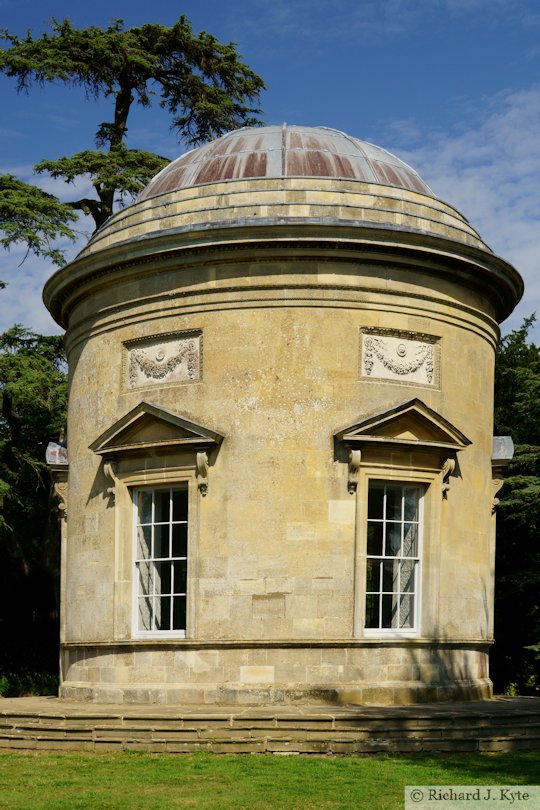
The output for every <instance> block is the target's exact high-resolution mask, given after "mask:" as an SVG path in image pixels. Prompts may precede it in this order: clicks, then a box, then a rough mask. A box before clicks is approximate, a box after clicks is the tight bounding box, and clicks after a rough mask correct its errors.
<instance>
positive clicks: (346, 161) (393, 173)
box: [138, 124, 434, 200]
mask: <svg viewBox="0 0 540 810" xmlns="http://www.w3.org/2000/svg"><path fill="white" fill-rule="evenodd" d="M279 177H328V178H336V179H344V180H361V181H363V182H365V183H380V184H383V185H386V186H393V187H395V188H402V189H407V190H409V191H416V192H419V193H420V194H426V195H429V196H431V197H433V196H434V194H433V192H432V191H431V189H430V188H429V186H427V185H426V183H424V181H423V180H422V178H421V177H420V176H419V175H418V173H417V172H415V171H414V169H412V168H411V167H410V166H408V165H407V164H406V163H404V162H403V161H402V160H400V159H399V158H397V157H396V156H395V155H393V154H391V152H387V151H386V149H381V147H379V146H374V145H373V144H371V143H367V142H366V141H361V140H358V138H352V137H351V136H350V135H346V134H345V133H344V132H340V131H339V130H337V129H330V128H328V127H300V126H290V125H288V124H283V125H282V126H271V127H260V128H259V127H256V128H244V129H237V130H235V131H234V132H229V133H227V134H226V135H223V136H222V137H221V138H218V139H217V140H215V141H212V142H211V143H208V144H205V145H204V146H200V147H198V148H197V149H193V150H191V151H190V152H187V153H186V154H184V155H182V156H181V157H179V158H178V159H177V160H174V161H173V162H172V163H170V164H169V165H168V166H166V167H165V168H164V169H163V171H161V172H160V173H159V174H158V175H156V177H154V179H153V180H151V181H150V183H149V184H148V185H147V186H146V188H145V189H144V190H143V191H142V193H141V194H140V195H139V197H138V200H146V199H149V198H151V197H155V196H157V195H158V194H163V193H166V192H170V191H176V190H178V189H183V188H190V187H193V186H199V185H203V184H205V183H218V182H222V181H224V180H245V179H247V178H252V179H255V178H279Z"/></svg>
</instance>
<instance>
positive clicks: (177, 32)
mask: <svg viewBox="0 0 540 810" xmlns="http://www.w3.org/2000/svg"><path fill="white" fill-rule="evenodd" d="M0 37H1V38H2V39H4V40H5V41H7V43H8V47H7V48H4V49H1V50H0V71H2V72H3V73H4V74H5V75H6V76H9V77H12V78H14V79H15V80H16V82H17V87H18V89H19V90H20V91H28V90H29V89H30V88H31V87H32V85H33V84H34V83H37V84H39V85H44V84H46V83H48V82H56V83H58V82H63V83H65V84H67V85H69V86H80V87H82V88H83V89H84V90H85V92H86V93H87V95H88V96H90V97H93V98H99V97H105V98H111V100H112V105H113V109H112V110H111V113H112V115H111V120H110V121H105V122H102V123H101V124H100V125H99V126H98V128H97V131H96V135H95V140H96V145H97V147H98V149H100V150H102V149H103V150H105V151H99V152H91V151H86V152H79V153H78V154H76V155H74V156H73V157H71V158H66V157H63V158H60V159H59V160H56V161H42V162H41V163H40V164H39V165H38V167H36V168H37V170H38V171H49V172H50V173H51V174H52V175H53V177H62V178H64V179H65V180H67V181H68V182H73V181H74V180H75V179H76V178H78V177H81V176H90V178H91V179H92V183H93V185H94V188H95V190H96V192H97V199H95V200H76V201H74V202H72V203H71V205H72V207H73V208H75V209H79V210H83V211H85V212H86V213H89V214H91V216H92V217H93V218H94V221H95V223H96V226H97V227H99V226H100V225H102V224H103V223H104V222H105V221H106V220H107V218H108V217H109V216H110V215H111V213H112V211H113V205H114V203H115V202H118V201H121V200H122V199H123V198H124V197H125V196H126V195H128V196H129V195H133V194H134V193H136V192H137V191H139V190H140V188H141V187H142V186H144V185H146V184H147V183H148V182H149V181H150V179H151V178H152V177H153V176H154V175H155V174H156V173H157V172H158V171H159V170H160V169H161V168H162V167H163V165H164V164H165V159H164V158H159V157H157V156H155V155H151V154H149V153H148V152H143V151H140V150H136V149H127V148H126V146H125V139H126V134H127V131H128V126H127V124H128V117H129V112H130V109H131V106H132V104H133V103H134V102H136V103H138V104H140V105H141V106H142V107H150V106H151V104H152V101H153V100H154V98H156V97H159V104H160V106H161V107H163V108H165V109H166V110H167V111H168V112H169V113H170V116H171V122H172V123H171V127H172V129H174V130H175V131H176V132H177V133H178V135H179V137H181V138H184V139H186V140H187V142H188V143H190V144H195V143H199V142H202V141H205V140H209V139H211V138H213V137H216V136H218V135H222V134H223V133H224V132H227V131H229V130H232V129H236V128H238V127H240V126H253V125H256V124H258V123H260V122H259V119H258V117H257V115H258V113H259V109H258V108H257V106H256V102H257V100H258V97H259V93H260V92H261V91H262V90H263V89H264V82H263V81H262V79H261V78H260V77H259V76H257V75H256V74H255V73H254V72H253V71H252V70H250V69H249V68H248V67H247V65H245V64H244V63H243V62H242V61H241V59H240V56H239V54H238V51H237V48H236V45H235V44H234V43H229V44H228V45H225V44H223V43H221V42H219V41H218V40H217V39H216V38H215V37H213V36H212V35H211V34H207V33H206V32H204V31H203V32H201V33H200V34H197V35H195V34H194V33H193V31H192V29H191V25H190V23H189V21H188V20H187V18H186V17H184V16H182V17H180V18H179V19H178V20H177V22H176V23H174V25H172V26H170V27H167V26H164V25H157V24H147V25H143V26H141V27H139V28H130V29H127V30H125V29H124V26H123V21H122V20H115V21H114V22H113V23H112V24H111V25H109V27H108V28H106V29H103V28H97V27H95V26H92V27H90V28H85V29H77V28H74V27H73V26H72V24H71V23H70V22H69V20H62V21H58V20H55V19H53V20H52V23H51V33H50V34H49V33H47V34H43V35H42V36H41V37H40V38H39V39H34V37H33V36H32V34H31V33H28V34H27V35H26V36H25V37H24V38H20V37H18V36H16V35H13V34H10V33H9V32H8V31H1V32H0ZM254 105H255V106H254Z"/></svg>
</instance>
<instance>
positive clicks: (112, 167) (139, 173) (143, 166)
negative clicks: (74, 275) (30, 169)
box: [35, 145, 169, 225]
mask: <svg viewBox="0 0 540 810" xmlns="http://www.w3.org/2000/svg"><path fill="white" fill-rule="evenodd" d="M168 162H169V161H168V160H166V159H165V158H162V157H159V155H154V154H152V153H151V152H144V151H143V150H141V149H128V148H127V147H126V146H124V145H120V146H118V147H116V148H115V149H113V150H111V151H110V152H92V151H88V150H86V151H84V152H77V153H76V154H75V155H72V156H71V157H63V158H60V159H59V160H42V161H41V162H40V163H38V164H37V165H36V167H35V169H36V172H38V173H39V174H41V173H43V172H47V173H48V174H50V175H51V177H55V178H57V177H59V178H61V179H63V180H66V181H67V182H68V183H73V182H74V181H75V180H76V179H77V178H79V177H82V176H83V175H88V176H89V177H90V178H91V180H92V185H93V186H94V188H95V190H96V193H97V196H98V199H93V198H83V199H80V200H73V201H72V202H70V203H67V205H66V207H68V206H71V208H74V209H76V210H79V211H82V212H83V213H84V214H89V215H90V216H92V217H93V218H94V221H95V222H96V224H97V225H101V224H103V222H105V221H106V220H107V219H108V218H109V217H110V216H111V214H112V213H113V209H112V204H113V201H114V200H115V199H116V201H119V200H120V201H123V200H125V198H126V197H131V196H134V195H135V194H138V192H139V191H142V189H143V188H144V187H145V186H146V185H147V184H148V183H149V181H150V180H151V179H152V177H154V175H156V174H157V173H158V172H160V171H161V169H163V167H164V166H166V165H167V163H168Z"/></svg>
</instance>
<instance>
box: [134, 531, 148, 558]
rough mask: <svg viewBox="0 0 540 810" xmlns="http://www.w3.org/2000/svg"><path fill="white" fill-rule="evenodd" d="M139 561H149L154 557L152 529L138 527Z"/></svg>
mask: <svg viewBox="0 0 540 810" xmlns="http://www.w3.org/2000/svg"><path fill="white" fill-rule="evenodd" d="M136 554H137V559H138V560H147V559H148V558H149V557H151V556H152V527H151V526H138V527H137V552H136Z"/></svg>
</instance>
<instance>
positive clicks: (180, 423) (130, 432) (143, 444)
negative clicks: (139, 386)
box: [90, 402, 223, 455]
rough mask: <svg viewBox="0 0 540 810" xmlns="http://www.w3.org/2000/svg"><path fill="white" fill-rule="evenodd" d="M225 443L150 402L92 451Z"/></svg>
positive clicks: (109, 452) (111, 430) (105, 452)
mask: <svg viewBox="0 0 540 810" xmlns="http://www.w3.org/2000/svg"><path fill="white" fill-rule="evenodd" d="M222 441H223V436H222V435H221V434H220V433H217V432H216V431H214V430H211V429H210V428H206V427H203V426H202V425H198V424H197V423H196V422H193V421H191V420H190V419H187V418H186V417H185V416H180V415H179V414H176V413H173V412H172V411H168V410H166V409H165V408H160V407H159V406H158V405H152V404H151V403H149V402H140V403H139V404H138V405H137V406H136V407H135V408H133V409H132V410H131V411H129V413H126V414H125V415H124V416H122V417H121V418H120V419H119V420H118V421H117V422H115V423H114V424H113V425H111V426H110V427H109V428H108V429H107V430H106V431H105V432H104V433H102V434H101V436H99V437H98V438H97V439H96V440H95V442H93V443H92V444H91V445H90V450H93V451H94V453H98V454H99V455H115V454H117V453H122V452H129V451H135V450H148V449H156V450H157V449H166V448H174V447H182V446H184V447H191V448H193V449H197V448H203V447H210V446H212V445H219V444H220V443H221V442H222Z"/></svg>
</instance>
